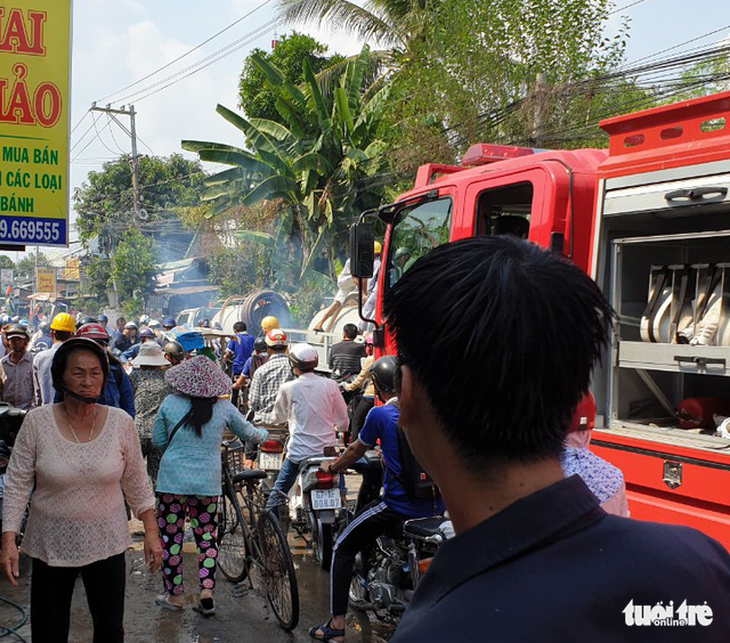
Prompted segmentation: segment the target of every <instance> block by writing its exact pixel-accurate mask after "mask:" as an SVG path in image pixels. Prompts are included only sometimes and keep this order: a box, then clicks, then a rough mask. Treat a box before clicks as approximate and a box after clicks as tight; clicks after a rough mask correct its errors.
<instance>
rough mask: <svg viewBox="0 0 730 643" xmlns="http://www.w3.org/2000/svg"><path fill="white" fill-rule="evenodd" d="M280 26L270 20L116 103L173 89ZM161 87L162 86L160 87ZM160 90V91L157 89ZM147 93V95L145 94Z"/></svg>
mask: <svg viewBox="0 0 730 643" xmlns="http://www.w3.org/2000/svg"><path fill="white" fill-rule="evenodd" d="M280 24H283V21H282V20H281V19H279V18H274V19H272V20H270V21H269V22H267V23H264V24H263V25H261V26H260V27H258V28H257V29H255V30H254V31H251V32H249V33H248V34H246V35H245V36H242V37H241V38H239V39H238V40H235V41H233V42H232V43H229V44H228V45H226V46H225V47H222V48H221V49H219V50H217V51H215V52H213V53H212V54H210V55H208V56H206V57H205V58H203V59H201V60H199V61H198V62H197V63H194V64H192V65H189V66H187V67H185V68H183V69H181V70H179V71H177V72H175V73H174V74H171V75H170V76H167V77H166V78H163V79H161V80H158V81H157V82H155V83H152V84H151V85H148V86H146V87H143V88H142V89H138V90H137V91H135V92H132V93H131V94H127V95H126V96H123V97H121V98H118V99H116V100H115V101H114V102H115V103H122V102H127V101H130V100H131V99H134V102H139V101H141V100H144V99H145V98H148V97H149V96H152V95H153V94H156V93H158V92H160V91H162V90H164V89H167V88H168V87H171V86H172V85H175V84H176V83H179V82H180V81H182V80H185V79H186V78H189V77H190V76H193V75H194V74H196V73H198V72H199V71H202V70H203V69H205V68H207V67H209V66H210V65H213V64H215V63H217V62H219V61H220V60H223V59H224V58H227V57H228V56H230V55H231V54H233V53H235V52H236V51H238V50H239V49H242V48H243V47H245V46H246V45H249V44H251V43H252V42H253V41H255V40H256V39H258V38H260V37H261V36H262V35H264V34H265V33H268V32H269V31H272V30H275V29H276V27H278V26H279V25H280ZM167 81H171V82H167ZM160 85H162V86H161V87H160ZM155 88H158V89H155ZM145 92H147V93H145ZM140 94H143V95H142V96H141V97H139V98H135V97H137V96H139V95H140Z"/></svg>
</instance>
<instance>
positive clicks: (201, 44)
mask: <svg viewBox="0 0 730 643" xmlns="http://www.w3.org/2000/svg"><path fill="white" fill-rule="evenodd" d="M271 1H272V0H264V2H262V3H261V4H260V5H258V6H257V7H254V8H253V9H252V10H251V11H249V12H248V13H247V14H245V15H243V16H241V17H240V18H238V20H234V21H233V22H232V23H231V24H229V25H228V26H227V27H224V28H223V29H221V30H220V31H218V32H217V33H214V34H213V35H212V36H210V37H209V38H206V39H205V40H204V41H203V42H201V43H200V44H198V45H195V47H193V48H191V49H188V51H186V52H185V53H184V54H181V55H180V56H178V57H177V58H175V59H174V60H171V61H170V62H168V63H166V64H164V65H162V67H158V68H157V69H155V70H154V71H152V72H150V73H149V74H147V75H146V76H143V77H142V78H140V79H139V80H135V81H134V82H133V83H130V84H129V85H127V86H126V87H122V88H121V89H118V90H117V91H115V92H113V93H111V94H108V95H107V96H104V97H103V98H100V99H99V101H97V102H101V101H104V100H107V99H108V98H111V97H112V96H116V95H117V94H121V93H122V92H124V91H126V90H128V89H129V88H131V87H134V86H135V85H139V84H140V83H142V82H144V81H145V80H147V79H148V78H152V76H155V75H156V74H159V73H160V72H161V71H163V70H164V69H167V68H168V67H171V66H172V65H174V64H175V63H176V62H178V61H180V60H182V59H183V58H186V57H187V56H189V55H190V54H192V53H193V52H195V51H197V50H198V49H200V48H201V47H203V46H204V45H207V44H208V43H209V42H211V41H212V40H215V39H216V38H217V37H218V36H220V35H222V34H224V33H225V32H226V31H228V30H230V29H232V28H233V27H235V26H236V25H237V24H239V23H240V22H242V21H243V20H245V19H246V18H248V17H249V16H251V15H253V14H254V13H256V12H257V11H258V10H259V9H261V8H263V7H264V6H266V5H267V4H269V3H270V2H271ZM114 102H119V101H114Z"/></svg>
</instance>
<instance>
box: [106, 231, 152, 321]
mask: <svg viewBox="0 0 730 643" xmlns="http://www.w3.org/2000/svg"><path fill="white" fill-rule="evenodd" d="M157 272H158V266H157V248H156V243H155V241H154V239H152V238H150V237H148V236H145V235H143V234H142V233H141V232H140V231H139V230H136V229H134V228H132V229H130V230H127V232H125V233H124V234H122V236H121V239H120V240H119V244H118V245H117V248H116V252H115V253H114V256H113V258H112V261H111V279H112V280H113V281H114V283H115V284H116V288H117V294H118V296H119V301H120V302H121V304H122V309H123V310H124V312H125V313H126V314H128V315H137V314H139V313H141V312H142V311H143V309H144V296H145V295H146V294H148V293H149V292H151V290H152V289H153V288H154V281H153V279H154V276H155V275H156V274H157Z"/></svg>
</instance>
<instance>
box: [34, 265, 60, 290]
mask: <svg viewBox="0 0 730 643" xmlns="http://www.w3.org/2000/svg"><path fill="white" fill-rule="evenodd" d="M35 289H36V291H38V292H52V293H54V294H55V292H56V269H55V268H36V269H35Z"/></svg>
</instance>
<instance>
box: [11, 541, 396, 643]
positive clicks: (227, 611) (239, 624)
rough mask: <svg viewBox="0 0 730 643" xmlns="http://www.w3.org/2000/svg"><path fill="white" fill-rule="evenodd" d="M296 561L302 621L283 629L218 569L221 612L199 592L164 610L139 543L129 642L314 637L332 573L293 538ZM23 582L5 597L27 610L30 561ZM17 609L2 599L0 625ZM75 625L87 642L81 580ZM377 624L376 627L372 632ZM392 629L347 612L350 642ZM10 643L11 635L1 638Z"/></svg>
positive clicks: (130, 567) (375, 639) (192, 564)
mask: <svg viewBox="0 0 730 643" xmlns="http://www.w3.org/2000/svg"><path fill="white" fill-rule="evenodd" d="M292 549H293V552H294V564H295V567H296V572H297V580H298V584H299V595H300V608H301V615H300V619H299V625H298V626H297V628H296V629H295V630H294V632H293V633H291V634H288V633H287V632H284V630H282V629H281V628H280V627H279V626H278V624H277V622H276V619H275V618H274V616H273V615H272V614H271V613H270V611H269V609H268V606H267V604H266V601H265V600H264V598H263V597H262V596H260V595H259V594H257V593H256V592H255V591H254V592H249V593H248V595H246V596H243V597H235V596H234V595H233V587H234V586H233V585H232V584H231V583H229V582H228V581H226V580H225V578H223V575H222V574H219V582H218V588H217V590H216V604H217V613H216V615H215V616H213V617H211V618H205V617H203V616H201V615H200V614H198V613H197V612H195V611H194V610H193V609H192V607H193V605H194V604H195V603H196V602H197V597H195V598H194V597H193V596H189V597H188V600H189V604H188V605H187V606H186V608H185V610H184V611H183V612H182V613H173V612H169V611H166V610H162V609H161V608H160V607H159V606H157V605H155V603H154V599H155V596H156V595H157V594H159V593H160V592H161V591H162V581H161V579H160V575H159V572H158V573H157V574H155V575H150V574H149V573H148V572H147V570H146V569H145V567H144V564H143V560H142V553H141V551H139V545H138V546H137V548H136V550H132V551H130V552H128V554H127V574H128V580H127V592H126V594H127V603H126V613H125V630H126V641H127V643H137V642H139V643H143V642H144V643H149V642H151V641H155V642H160V643H229V642H230V643H233V642H236V643H238V642H240V641H244V640H245V641H247V642H248V643H278V642H286V643H293V642H300V641H302V642H303V641H311V640H312V639H310V637H309V635H308V630H309V628H310V627H311V626H312V625H314V624H318V623H321V622H322V621H323V620H325V619H326V617H327V612H328V603H329V593H328V588H329V575H328V574H327V573H326V572H324V571H322V570H320V569H319V568H318V567H317V565H316V563H315V561H314V559H313V556H312V555H311V553H309V551H308V550H307V549H306V548H305V547H303V544H302V541H301V540H298V539H293V540H292ZM191 550H192V546H189V547H188V546H186V555H185V570H186V578H195V574H194V570H195V569H196V560H195V556H194V554H193V553H192V551H191ZM21 575H22V581H21V584H20V586H19V587H18V588H17V589H13V588H11V587H10V585H9V584H8V583H7V581H5V580H0V597H3V598H4V599H7V600H10V601H13V602H15V603H17V604H19V605H21V606H23V607H25V608H26V609H27V605H28V601H29V595H28V592H29V583H28V576H29V561H28V560H27V559H24V560H23V561H22V569H21ZM18 616H19V614H18V612H17V611H16V610H14V609H13V608H11V607H9V606H7V605H5V604H3V603H1V602H0V626H13V625H14V624H15V623H17V622H18ZM71 619H72V629H71V632H72V633H71V636H70V639H69V640H70V641H71V642H73V643H77V642H78V643H87V642H90V641H91V638H92V627H91V620H90V618H89V615H88V610H87V607H86V596H85V594H84V591H83V584H82V583H81V582H80V581H79V582H78V583H77V586H76V593H75V595H74V601H73V606H72V615H71ZM373 629H375V630H377V631H373ZM19 633H20V634H21V635H22V636H23V638H24V639H25V640H27V641H31V640H32V639H31V636H30V628H29V626H28V625H27V624H26V625H25V626H23V627H22V628H21V629H20V630H19ZM389 633H390V631H389V629H388V628H386V627H383V626H382V625H381V624H379V623H376V624H375V625H374V626H371V624H370V621H369V619H368V617H367V615H364V614H359V613H351V614H349V615H348V631H347V635H346V638H347V641H348V643H366V642H367V643H371V642H372V643H382V641H383V640H384V639H385V638H387V636H388V635H389ZM0 640H2V641H3V642H4V641H8V642H11V641H13V640H18V639H14V637H13V636H12V635H10V636H8V637H7V638H3V639H0Z"/></svg>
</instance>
